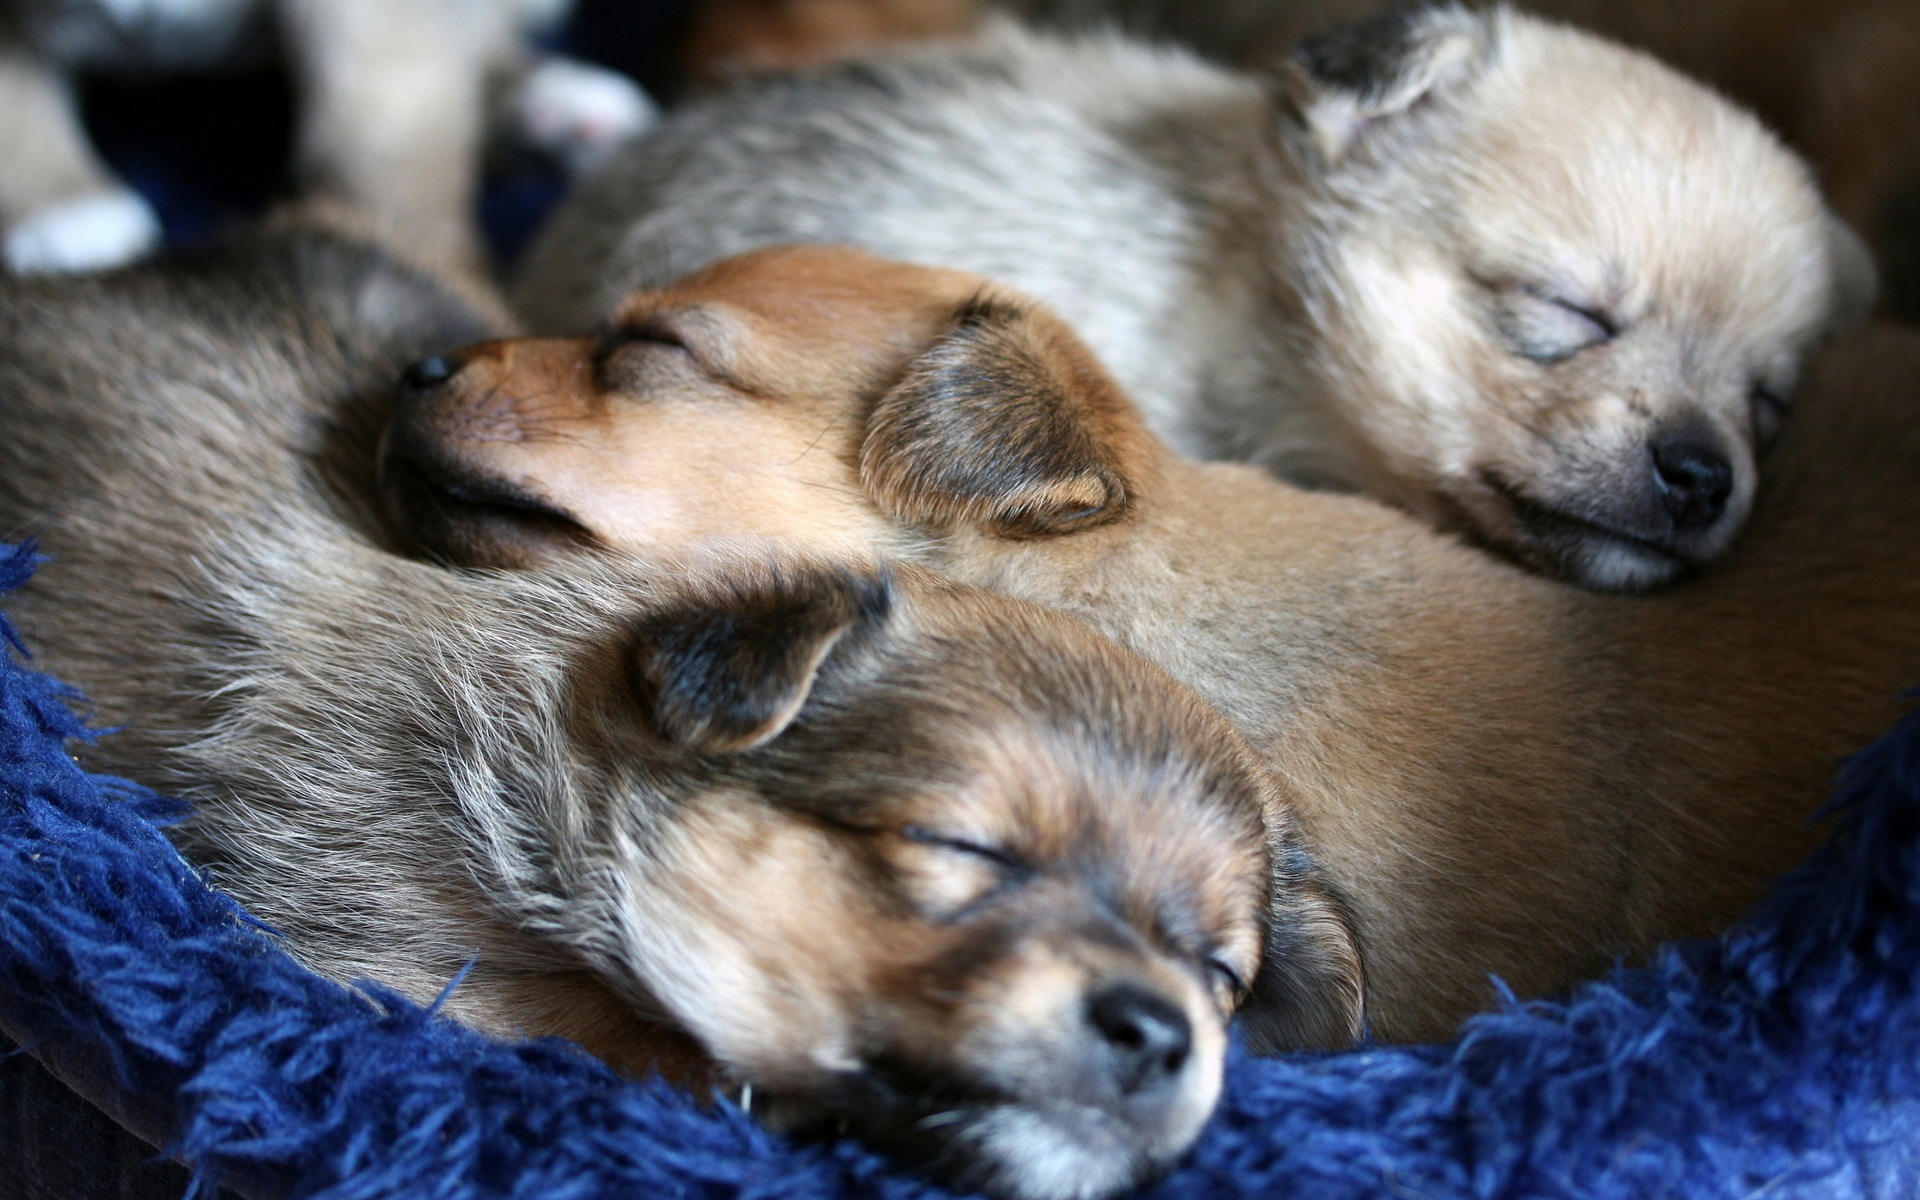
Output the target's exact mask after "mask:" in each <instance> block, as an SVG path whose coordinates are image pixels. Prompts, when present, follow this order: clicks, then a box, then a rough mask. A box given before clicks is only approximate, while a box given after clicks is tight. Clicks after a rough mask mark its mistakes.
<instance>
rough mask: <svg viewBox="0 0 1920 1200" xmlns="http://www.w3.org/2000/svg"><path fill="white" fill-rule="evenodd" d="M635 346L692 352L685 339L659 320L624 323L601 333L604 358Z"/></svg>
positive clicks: (651, 319)
mask: <svg viewBox="0 0 1920 1200" xmlns="http://www.w3.org/2000/svg"><path fill="white" fill-rule="evenodd" d="M633 345H645V346H662V347H668V348H671V349H677V350H681V351H687V352H689V353H690V352H691V351H690V350H689V349H688V346H687V343H686V341H685V339H683V338H682V337H681V336H680V334H679V333H678V332H677V331H675V330H674V328H673V327H672V326H671V325H670V324H668V323H667V322H665V321H662V320H659V319H658V318H650V319H647V320H642V321H635V322H631V323H626V322H623V323H621V324H618V325H612V326H609V327H608V328H606V329H604V330H602V331H601V333H600V354H601V356H602V357H604V356H606V355H609V354H612V353H614V352H615V351H617V350H620V349H622V348H623V347H626V346H633Z"/></svg>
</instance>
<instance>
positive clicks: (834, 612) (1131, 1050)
mask: <svg viewBox="0 0 1920 1200" xmlns="http://www.w3.org/2000/svg"><path fill="white" fill-rule="evenodd" d="M631 645H632V648H631V651H630V655H629V657H630V660H631V664H632V670H631V672H630V673H629V675H628V677H627V681H626V683H625V684H624V685H622V686H617V687H615V688H614V693H615V699H614V700H612V701H610V702H608V703H607V704H606V705H605V710H606V713H607V716H606V719H605V722H604V730H605V732H604V733H603V734H602V735H601V736H603V737H605V738H606V740H607V745H608V747H609V753H610V757H612V758H614V759H615V760H617V761H625V762H633V763H644V764H645V770H646V771H647V773H648V775H649V777H650V778H651V779H653V780H659V779H662V778H670V779H672V780H674V781H675V782H674V783H673V785H672V786H673V789H674V792H675V796H674V799H673V801H672V805H671V809H672V812H673V814H674V815H673V818H672V820H671V821H670V822H669V827H668V829H667V830H666V832H665V833H664V834H663V835H658V836H655V837H653V838H651V839H649V841H648V843H647V844H646V846H645V848H644V849H641V848H640V847H639V845H638V839H632V838H628V837H625V836H624V835H623V834H622V833H621V832H620V830H619V827H618V825H617V824H616V825H615V826H614V828H613V829H612V831H611V832H609V833H608V834H607V835H605V836H602V837H598V838H592V839H584V840H585V841H586V842H588V843H591V844H592V845H594V846H597V847H599V849H598V850H597V851H589V852H587V853H585V854H584V855H583V856H581V857H580V858H579V859H578V860H577V861H574V862H572V864H571V866H570V867H569V868H568V869H569V870H571V871H574V872H576V873H577V877H576V880H575V882H574V883H573V884H572V885H570V886H569V887H568V888H567V891H568V892H569V893H570V894H571V895H572V897H573V898H574V899H573V903H572V904H571V906H570V907H573V908H575V909H577V910H579V911H582V912H585V913H587V914H590V918H591V919H590V920H589V921H588V927H589V928H590V930H591V932H590V933H588V934H585V935H583V936H582V937H581V939H580V940H581V942H582V943H584V944H586V945H587V946H588V947H590V950H589V952H590V953H591V954H592V956H593V957H594V958H595V959H596V964H595V965H596V966H597V968H598V969H599V971H600V972H601V973H602V974H603V976H606V977H609V978H613V979H616V980H619V979H625V980H628V981H630V988H631V990H632V991H633V992H635V993H637V994H643V995H644V996H645V997H647V1002H648V1003H649V1004H650V1005H654V1006H658V1008H660V1009H662V1010H664V1012H665V1013H666V1014H667V1015H668V1016H669V1017H670V1018H671V1019H672V1020H673V1021H674V1022H675V1023H677V1024H678V1025H679V1026H681V1027H682V1028H684V1029H685V1030H687V1031H688V1032H689V1033H690V1034H691V1035H692V1036H693V1037H695V1038H696V1039H697V1040H698V1041H699V1042H700V1043H701V1044H702V1045H703V1046H704V1047H705V1048H706V1049H707V1050H708V1052H710V1053H711V1054H712V1055H713V1056H714V1058H715V1059H716V1060H717V1061H718V1062H719V1063H720V1064H721V1066H722V1067H723V1069H724V1070H725V1072H726V1073H728V1074H729V1075H731V1076H732V1077H733V1078H734V1079H735V1080H737V1081H739V1082H741V1083H745V1084H751V1085H752V1088H753V1095H754V1098H755V1099H754V1103H755V1107H756V1109H757V1110H758V1111H760V1112H761V1113H762V1115H763V1116H764V1117H766V1118H767V1119H768V1120H769V1121H771V1122H772V1123H774V1124H776V1125H777V1126H780V1127H783V1128H790V1129H805V1128H809V1127H813V1126H821V1127H824V1128H826V1129H833V1128H835V1127H838V1126H840V1125H842V1124H843V1123H845V1124H851V1125H852V1126H853V1127H854V1128H855V1129H857V1130H858V1131H860V1132H862V1133H863V1134H864V1135H866V1136H867V1137H869V1138H871V1139H873V1140H875V1141H878V1142H880V1143H882V1144H884V1145H887V1146H889V1147H892V1148H896V1149H900V1150H904V1151H906V1152H909V1153H912V1154H915V1155H917V1156H920V1157H923V1158H924V1159H926V1160H927V1161H929V1162H932V1163H935V1164H937V1165H938V1166H939V1167H940V1169H941V1170H942V1171H943V1172H945V1173H947V1174H950V1175H953V1176H955V1177H957V1178H958V1179H959V1180H960V1181H961V1182H964V1183H966V1184H968V1185H972V1186H979V1187H984V1188H987V1189H989V1190H992V1191H994V1192H997V1193H999V1194H1001V1195H1007V1196H1018V1197H1035V1198H1052V1197H1095V1196H1104V1195H1107V1194H1110V1193H1113V1192H1116V1191H1119V1190H1121V1189H1123V1188H1127V1187H1132V1186H1135V1185H1137V1184H1139V1183H1141V1182H1143V1181H1144V1180H1145V1179H1147V1178H1150V1177H1151V1176H1153V1175H1154V1174H1156V1173H1158V1172H1159V1171H1161V1170H1163V1169H1165V1168H1166V1167H1167V1166H1168V1165H1169V1164H1170V1163H1171V1162H1172V1161H1173V1159H1174V1158H1175V1157H1176V1156H1177V1155H1178V1154H1179V1153H1181V1152H1182V1151H1183V1150H1184V1149H1185V1148H1186V1147H1187V1146H1188V1145H1189V1144H1190V1143H1191V1142H1192V1140H1193V1138H1194V1137H1195V1136H1196V1135H1197V1133H1198V1132H1199V1130H1200V1128H1201V1126H1202V1124H1203V1123H1204V1121H1205V1119H1206V1117H1207V1115H1208V1114H1209V1112H1210V1111H1211V1110H1212V1107H1213V1104H1214V1100H1215V1097H1216V1095H1217V1093H1218V1090H1219V1085H1220V1071H1221V1062H1222V1055H1223V1052H1224V1046H1225V1041H1226V1026H1227V1021H1228V1018H1229V1016H1230V1014H1231V1013H1232V1012H1233V1010H1234V1008H1235V1006H1236V1005H1238V1004H1239V1003H1240V1002H1241V1001H1242V1000H1243V999H1244V998H1245V997H1246V996H1247V995H1248V994H1249V992H1250V991H1251V990H1252V989H1253V988H1254V987H1255V986H1256V978H1257V977H1266V978H1268V982H1266V983H1265V984H1261V985H1259V986H1260V989H1261V990H1260V997H1261V1000H1262V1003H1263V1005H1264V1007H1263V1009H1262V1012H1263V1017H1264V1018H1265V1023H1264V1024H1263V1028H1265V1029H1267V1030H1269V1031H1273V1032H1276V1033H1277V1034H1278V1036H1279V1037H1280V1038H1282V1039H1283V1040H1286V1041H1290V1042H1292V1043H1294V1044H1312V1045H1338V1044H1343V1043H1344V1042H1346V1041H1348V1040H1350V1039H1351V1038H1352V1036H1353V1035H1354V1033H1355V1032H1356V1028H1357V1024H1358V1020H1359V1011H1358V1009H1359V983H1358V978H1357V968H1356V965H1355V962H1356V960H1355V954H1354V949H1353V944H1352V941H1351V937H1350V935H1349V934H1348V932H1347V927H1346V925H1345V922H1344V921H1343V920H1342V919H1341V917H1340V915H1339V913H1338V911H1337V909H1336V908H1335V907H1334V906H1333V905H1332V904H1331V903H1329V902H1328V900H1327V898H1326V894H1325V891H1324V889H1323V888H1322V886H1321V885H1320V884H1319V882H1318V877H1317V874H1316V873H1315V872H1314V871H1313V870H1312V868H1311V866H1310V865H1307V866H1306V867H1305V868H1304V869H1301V868H1300V863H1301V862H1303V861H1304V859H1303V857H1302V855H1301V853H1300V851H1299V848H1298V846H1297V844H1296V843H1294V842H1293V841H1292V840H1291V836H1290V835H1287V840H1285V841H1283V842H1282V843H1281V853H1282V855H1283V857H1288V858H1289V859H1291V860H1297V861H1293V862H1292V863H1291V865H1290V866H1289V868H1288V871H1287V872H1283V873H1281V874H1279V875H1276V874H1275V873H1274V872H1272V871H1271V870H1270V863H1269V855H1268V851H1267V841H1266V835H1267V833H1268V832H1269V831H1268V830H1267V829H1266V827H1265V826H1264V825H1263V821H1264V820H1265V818H1264V816H1263V814H1264V813H1265V812H1266V811H1267V810H1268V809H1269V808H1270V807H1271V805H1270V801H1271V796H1270V794H1269V787H1270V785H1269V783H1268V781H1267V780H1266V778H1265V777H1264V776H1263V775H1262V773H1261V772H1260V770H1259V768H1258V766H1257V764H1256V763H1255V761H1254V760H1253V758H1252V756H1251V754H1250V752H1249V751H1248V750H1247V748H1246V747H1245V745H1244V743H1243V742H1241V741H1240V739H1239V738H1238V737H1237V736H1236V735H1235V734H1234V733H1233V731H1232V730H1231V729H1230V728H1229V727H1228V726H1227V725H1226V724H1225V723H1224V721H1223V720H1222V719H1221V718H1219V717H1218V716H1217V715H1216V714H1214V713H1213V712H1212V710H1211V709H1209V708H1208V707H1207V706H1205V705H1204V704H1203V703H1201V702H1200V701H1199V700H1198V699H1197V698H1196V697H1194V696H1193V695H1192V694H1190V693H1188V692H1187V691H1186V690H1185V689H1183V688H1181V687H1180V686H1179V685H1177V684H1175V683H1174V682H1173V681H1172V680H1170V679H1169V678H1168V677H1167V676H1165V675H1164V674H1163V673H1161V672H1160V671H1158V670H1157V669H1156V668H1154V667H1152V666H1151V665H1149V664H1147V663H1145V662H1144V661H1141V660H1139V659H1137V658H1135V657H1133V656H1131V655H1129V654H1127V653H1125V652H1123V651H1120V650H1118V649H1117V648H1115V647H1113V646H1112V645H1111V644H1109V643H1107V642H1106V641H1104V640H1103V639H1100V638H1097V637H1095V636H1094V635H1092V634H1091V633H1089V632H1087V631H1085V630H1084V629H1082V628H1081V627H1079V626H1078V625H1076V624H1075V623H1073V622H1071V621H1070V620H1068V619H1066V618H1064V617H1061V616H1059V615H1057V614H1053V613H1050V612H1047V611H1045V610H1041V609H1037V608H1034V607H1031V606H1027V605H1023V604H1020V603H1018V602H1015V601H1011V600H1008V599H1006V598H1003V597H999V596H994V595H991V594H988V593H983V592H978V591H975V590H973V589H966V588H962V587H959V586H958V585H954V584H951V583H947V582H944V581H940V580H938V579H937V578H936V577H933V576H930V575H925V574H922V573H918V572H914V571H911V570H902V571H901V572H900V573H899V575H898V576H897V578H895V579H894V580H892V581H889V580H888V579H886V578H884V577H875V576H872V575H867V574H857V573H848V572H846V571H838V570H832V569H803V570H792V569H789V570H787V571H785V572H779V573H772V574H763V575H761V576H759V577H757V578H752V577H741V576H736V578H735V579H734V581H733V582H730V583H727V584H725V585H723V586H721V587H718V588H715V589H709V591H708V592H707V593H705V594H700V595H696V596H693V597H690V598H689V600H688V601H687V602H686V604H685V605H684V606H682V607H673V608H668V609H666V610H664V611H659V612H655V613H652V614H650V615H648V616H647V617H646V618H644V619H643V620H642V621H641V622H640V624H639V626H638V627H637V629H636V630H635V633H634V636H633V639H632V644H631ZM627 741H631V743H632V745H631V747H630V749H626V750H624V751H623V744H624V743H625V742H627ZM1274 878H1284V879H1285V881H1286V886H1285V892H1284V896H1282V897H1281V898H1280V899H1279V900H1278V901H1277V902H1275V903H1273V904H1263V898H1264V897H1265V896H1266V895H1267V893H1268V889H1269V887H1270V886H1271V882H1270V881H1271V880H1272V879H1274ZM1263 954H1264V956H1265V959H1266V961H1265V963H1264V969H1263Z"/></svg>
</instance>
